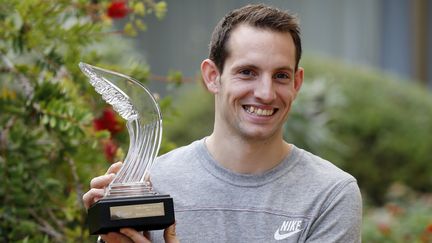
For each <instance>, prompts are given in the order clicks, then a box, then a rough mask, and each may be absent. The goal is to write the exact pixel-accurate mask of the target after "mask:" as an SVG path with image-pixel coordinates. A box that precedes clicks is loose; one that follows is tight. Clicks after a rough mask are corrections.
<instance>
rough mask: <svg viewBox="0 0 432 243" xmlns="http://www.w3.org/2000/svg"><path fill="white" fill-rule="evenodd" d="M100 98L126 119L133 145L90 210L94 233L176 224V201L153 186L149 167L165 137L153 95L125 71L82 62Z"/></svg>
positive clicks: (148, 228)
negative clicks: (155, 189) (101, 196)
mask: <svg viewBox="0 0 432 243" xmlns="http://www.w3.org/2000/svg"><path fill="white" fill-rule="evenodd" d="M79 67H80V69H81V71H82V72H83V73H84V74H85V75H86V76H87V77H88V78H89V82H90V84H91V85H92V86H93V87H94V88H95V90H96V92H97V93H99V94H100V95H101V96H102V99H103V100H105V101H106V102H107V103H108V104H110V105H111V106H112V107H113V109H114V110H115V111H116V112H117V113H118V114H119V115H120V116H121V117H122V118H123V119H125V120H126V121H127V123H126V124H127V125H126V126H127V130H128V133H129V138H130V142H129V149H128V152H127V155H126V157H125V159H124V162H123V166H122V168H121V169H120V171H119V172H118V173H117V174H116V176H115V178H114V179H113V181H112V182H111V183H110V184H109V185H108V186H107V187H106V188H105V195H104V197H103V198H102V199H101V200H99V201H97V202H96V203H94V204H93V205H92V206H91V207H90V208H89V209H88V224H89V230H90V234H104V233H108V232H112V231H119V229H120V228H123V227H129V228H134V229H136V230H138V231H141V230H157V229H164V228H166V227H168V226H169V225H171V224H173V223H174V205H173V199H172V198H171V197H170V196H169V195H160V194H158V193H156V192H154V191H153V190H152V187H151V184H150V182H149V181H148V180H147V179H148V178H149V171H150V169H151V167H152V165H153V162H154V159H155V157H156V156H157V153H158V151H159V147H160V143H161V139H162V118H161V113H160V109H159V106H158V105H157V103H156V101H155V99H154V98H153V96H152V95H151V93H150V92H149V91H148V90H147V89H146V88H145V87H144V86H143V85H142V84H141V83H139V82H138V81H136V80H134V79H133V78H130V77H128V76H126V75H123V74H120V73H116V72H113V71H109V70H105V69H102V68H99V67H95V66H92V65H89V64H86V63H82V62H81V63H79Z"/></svg>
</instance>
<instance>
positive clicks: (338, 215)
mask: <svg viewBox="0 0 432 243" xmlns="http://www.w3.org/2000/svg"><path fill="white" fill-rule="evenodd" d="M361 224H362V198H361V194H360V189H359V188H358V186H357V183H356V182H355V181H353V182H350V183H348V184H347V185H346V186H345V187H344V188H342V189H341V191H340V192H339V193H338V194H337V195H336V196H335V197H334V198H333V199H332V200H331V201H330V203H329V204H328V205H327V206H325V208H323V210H322V213H321V214H320V216H319V217H318V218H317V219H316V220H315V221H314V222H313V224H312V226H311V230H310V231H309V232H310V233H309V235H308V237H307V239H306V241H307V242H355V243H357V242H361Z"/></svg>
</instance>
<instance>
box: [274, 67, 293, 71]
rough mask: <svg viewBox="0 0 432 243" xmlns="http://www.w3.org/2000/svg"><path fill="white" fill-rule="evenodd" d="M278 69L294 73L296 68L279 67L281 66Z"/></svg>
mask: <svg viewBox="0 0 432 243" xmlns="http://www.w3.org/2000/svg"><path fill="white" fill-rule="evenodd" d="M276 70H288V72H290V73H294V68H292V67H290V66H283V67H279V68H276Z"/></svg>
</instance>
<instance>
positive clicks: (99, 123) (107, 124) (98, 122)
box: [93, 107, 123, 135]
mask: <svg viewBox="0 0 432 243" xmlns="http://www.w3.org/2000/svg"><path fill="white" fill-rule="evenodd" d="M93 127H94V129H95V130H96V131H100V130H108V131H110V132H111V134H113V135H114V134H116V133H118V132H120V131H121V130H122V129H123V126H122V124H121V123H120V122H119V121H118V119H117V117H116V114H115V112H114V111H113V110H112V109H111V108H110V107H106V108H105V109H104V111H103V113H102V116H100V117H99V118H97V119H94V120H93Z"/></svg>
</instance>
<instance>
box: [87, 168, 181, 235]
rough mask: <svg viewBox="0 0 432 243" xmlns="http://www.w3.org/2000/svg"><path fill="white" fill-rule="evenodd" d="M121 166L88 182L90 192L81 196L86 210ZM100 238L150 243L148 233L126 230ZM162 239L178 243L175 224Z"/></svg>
mask: <svg viewBox="0 0 432 243" xmlns="http://www.w3.org/2000/svg"><path fill="white" fill-rule="evenodd" d="M122 165H123V163H122V162H117V163H114V164H112V165H111V166H110V167H109V168H108V170H107V172H106V173H105V175H102V176H98V177H95V178H93V179H92V180H91V181H90V190H89V191H88V192H86V193H85V194H84V195H83V202H84V206H85V208H86V209H88V208H89V207H90V206H91V205H92V204H93V203H95V202H97V201H98V200H99V199H101V198H102V197H103V196H104V194H105V187H107V186H108V185H109V184H110V183H111V181H112V180H113V179H114V177H115V175H116V173H117V172H118V171H119V170H120V168H121V167H122ZM101 238H102V239H103V240H104V241H105V242H143V243H148V242H150V240H149V235H148V232H144V234H143V233H142V232H137V231H136V230H134V229H128V228H123V229H121V230H120V233H117V232H110V233H108V234H105V235H101ZM164 239H165V242H167V243H178V242H179V241H178V239H177V237H176V233H175V224H173V225H171V226H170V227H168V228H167V229H165V231H164Z"/></svg>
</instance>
